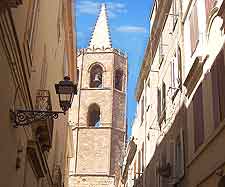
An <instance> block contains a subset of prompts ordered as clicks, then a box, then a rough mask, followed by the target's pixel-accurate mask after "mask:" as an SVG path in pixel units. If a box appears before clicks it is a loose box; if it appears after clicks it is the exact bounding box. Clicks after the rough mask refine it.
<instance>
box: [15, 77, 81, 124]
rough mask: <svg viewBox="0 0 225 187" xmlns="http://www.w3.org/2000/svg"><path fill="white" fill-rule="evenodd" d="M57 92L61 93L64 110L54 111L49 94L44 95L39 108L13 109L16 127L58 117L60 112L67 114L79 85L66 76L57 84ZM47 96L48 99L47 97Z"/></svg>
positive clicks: (61, 105) (60, 98)
mask: <svg viewBox="0 0 225 187" xmlns="http://www.w3.org/2000/svg"><path fill="white" fill-rule="evenodd" d="M55 89H56V94H58V95H59V103H60V107H61V108H62V111H52V110H51V109H50V108H51V106H50V104H49V98H48V97H49V96H46V95H44V96H40V97H42V101H41V102H42V103H44V104H42V105H43V106H44V107H40V109H39V110H16V111H11V120H12V122H13V123H14V127H18V126H28V125H31V124H32V123H34V122H37V121H45V120H48V119H57V118H58V116H59V114H65V112H66V111H68V110H69V108H70V107H71V105H72V102H73V98H74V95H75V94H76V93H77V86H76V85H74V84H73V82H72V81H71V80H70V78H69V77H64V80H63V81H60V82H59V83H58V84H55ZM46 97H47V99H46Z"/></svg>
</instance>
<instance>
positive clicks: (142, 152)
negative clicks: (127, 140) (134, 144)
mask: <svg viewBox="0 0 225 187" xmlns="http://www.w3.org/2000/svg"><path fill="white" fill-rule="evenodd" d="M144 150H145V149H144V143H142V147H141V156H142V159H141V163H142V167H141V172H144V161H145V153H144Z"/></svg>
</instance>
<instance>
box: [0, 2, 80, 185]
mask: <svg viewBox="0 0 225 187" xmlns="http://www.w3.org/2000/svg"><path fill="white" fill-rule="evenodd" d="M73 10H74V5H73V1H72V0H48V1H46V0H10V1H8V0H3V1H1V2H0V62H1V68H0V74H1V81H0V82H1V86H0V89H1V94H0V96H1V99H0V103H1V107H0V118H1V120H0V124H1V130H0V137H1V143H0V149H1V156H0V164H1V166H2V167H1V169H0V176H1V177H0V186H5V187H17V186H18V187H19V186H24V187H31V186H34V187H52V186H62V185H65V186H67V178H68V177H66V176H67V175H68V165H69V163H68V161H69V159H68V158H69V157H72V154H73V146H72V143H73V141H72V139H71V138H72V129H71V127H69V126H68V115H60V116H59V119H58V120H55V121H54V120H53V119H52V118H51V119H47V120H43V121H36V122H33V123H28V125H27V126H18V127H17V128H15V118H14V117H15V115H14V114H15V112H17V111H18V110H28V111H33V110H38V111H40V110H41V111H60V110H61V109H60V107H59V100H58V96H57V95H56V93H55V88H54V87H55V84H56V83H58V82H59V81H61V80H63V78H64V76H70V78H71V80H73V81H74V83H76V79H75V77H76V76H75V74H76V71H75V69H76V59H75V58H74V51H76V47H75V46H76V43H75V32H74V23H73V21H74V16H73ZM23 117H24V116H21V118H20V120H21V121H23V120H24V118H23Z"/></svg>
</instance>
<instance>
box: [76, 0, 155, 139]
mask: <svg viewBox="0 0 225 187" xmlns="http://www.w3.org/2000/svg"><path fill="white" fill-rule="evenodd" d="M76 3H77V5H76V18H77V20H76V21H77V23H76V26H77V42H78V44H77V45H78V48H86V47H87V46H88V42H89V40H90V38H91V34H92V30H93V27H94V25H95V22H96V19H97V15H98V13H99V7H100V4H101V3H106V5H107V9H108V17H109V26H110V32H111V37H112V45H113V47H114V48H119V49H121V50H122V51H124V52H126V53H127V54H128V69H129V70H128V71H129V76H128V106H127V118H128V135H130V132H131V131H130V130H131V124H132V120H133V118H134V115H135V111H136V101H135V88H136V82H137V77H138V74H139V70H140V66H141V63H142V61H143V56H144V52H145V47H146V45H147V40H148V36H149V15H150V10H151V6H152V0H141V1H133V0H111V1H108V0H105V1H104V0H77V1H76Z"/></svg>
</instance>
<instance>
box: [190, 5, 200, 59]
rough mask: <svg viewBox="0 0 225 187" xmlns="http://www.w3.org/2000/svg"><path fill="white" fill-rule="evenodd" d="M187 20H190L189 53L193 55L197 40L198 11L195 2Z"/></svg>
mask: <svg viewBox="0 0 225 187" xmlns="http://www.w3.org/2000/svg"><path fill="white" fill-rule="evenodd" d="M189 20H190V39H191V55H193V54H194V52H195V50H196V48H197V45H198V42H199V28H198V13H197V3H196V2H195V4H194V6H193V8H192V12H191V15H190V18H189Z"/></svg>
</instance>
